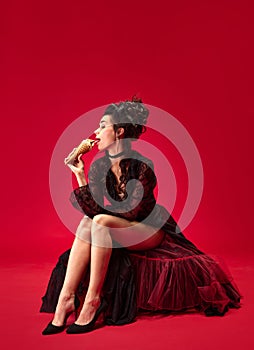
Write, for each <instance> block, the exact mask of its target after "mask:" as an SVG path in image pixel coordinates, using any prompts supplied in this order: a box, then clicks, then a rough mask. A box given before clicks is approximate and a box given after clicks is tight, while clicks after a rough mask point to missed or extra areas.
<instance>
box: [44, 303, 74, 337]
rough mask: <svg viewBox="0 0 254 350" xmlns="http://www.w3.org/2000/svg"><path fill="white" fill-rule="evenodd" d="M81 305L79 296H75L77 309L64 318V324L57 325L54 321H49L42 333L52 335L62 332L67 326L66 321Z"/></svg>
mask: <svg viewBox="0 0 254 350" xmlns="http://www.w3.org/2000/svg"><path fill="white" fill-rule="evenodd" d="M79 305H80V301H79V299H78V297H76V296H75V300H74V306H75V309H74V310H73V311H71V312H68V313H67V314H66V316H65V318H64V323H63V325H62V326H55V325H54V324H53V323H52V322H49V324H48V325H47V327H46V328H45V329H44V330H43V331H42V335H52V334H57V333H61V332H63V331H64V329H65V327H66V322H67V319H68V317H69V316H70V315H71V314H72V313H73V312H75V310H76V309H78V307H79Z"/></svg>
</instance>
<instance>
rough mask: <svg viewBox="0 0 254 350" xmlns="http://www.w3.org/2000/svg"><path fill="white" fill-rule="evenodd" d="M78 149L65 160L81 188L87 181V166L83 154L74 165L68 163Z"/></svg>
mask: <svg viewBox="0 0 254 350" xmlns="http://www.w3.org/2000/svg"><path fill="white" fill-rule="evenodd" d="M75 150H76V148H74V150H73V151H72V152H71V153H70V154H69V155H68V156H67V158H65V164H66V165H67V166H68V167H69V168H70V169H71V171H72V172H73V173H74V174H75V176H76V178H77V181H78V183H79V185H80V186H84V185H86V179H85V172H84V170H85V164H84V161H83V160H82V159H81V157H82V154H80V155H79V156H78V159H77V160H75V161H74V162H73V163H68V162H66V160H68V158H69V157H71V155H72V154H73V153H74V152H75Z"/></svg>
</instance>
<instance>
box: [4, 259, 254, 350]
mask: <svg viewBox="0 0 254 350" xmlns="http://www.w3.org/2000/svg"><path fill="white" fill-rule="evenodd" d="M226 261H227V265H228V266H229V267H230V271H231V273H232V274H233V276H234V279H235V281H236V282H237V285H238V287H239V289H240V291H241V293H242V294H243V295H244V299H243V302H242V304H243V305H242V308H241V309H239V310H230V311H229V312H228V313H227V314H226V316H224V317H212V318H207V317H205V316H203V315H200V314H184V315H177V316H153V317H151V316H140V317H138V319H137V321H136V322H135V323H133V324H130V325H125V326H119V327H116V326H115V327H114V326H105V327H98V328H97V329H96V330H94V331H93V332H91V333H89V334H82V335H67V334H65V333H61V334H58V335H53V336H48V337H45V336H42V335H41V330H42V329H43V328H44V326H45V325H46V324H47V323H48V322H49V320H50V319H51V315H50V314H41V313H39V312H38V310H39V307H40V298H41V296H42V295H43V293H44V291H45V287H46V284H47V281H48V277H49V274H50V271H51V268H52V266H53V263H37V264H35V263H34V264H29V263H24V264H20V265H19V266H17V265H13V266H10V265H9V266H7V264H6V265H5V264H2V268H1V274H2V277H1V280H2V288H1V294H2V296H1V301H2V303H1V309H2V310H1V324H0V332H1V347H2V349H16V348H20V349H27V350H29V349H38V350H40V349H47V350H51V349H62V350H64V349H68V350H69V349H84V350H87V349H93V350H97V349H111V350H114V349H117V350H119V349H120V350H124V349H128V350H129V349H131V350H132V349H147V350H148V349H153V350H154V349H156V350H157V349H163V348H166V349H178V350H181V349H195V350H199V349H206V350H209V349H224V350H226V349H243V350H245V349H253V348H254V336H253V335H254V331H253V315H254V297H253V294H254V293H253V287H254V283H253V276H254V273H253V272H254V259H250V258H246V257H245V258H242V259H240V258H236V257H234V258H226ZM70 322H71V320H70ZM3 345H4V346H3Z"/></svg>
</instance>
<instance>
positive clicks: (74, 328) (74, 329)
mask: <svg viewBox="0 0 254 350" xmlns="http://www.w3.org/2000/svg"><path fill="white" fill-rule="evenodd" d="M107 306H108V304H107V302H106V300H105V299H102V301H101V304H100V306H99V307H98V309H97V310H96V312H95V315H94V317H93V319H92V320H91V321H90V322H89V323H87V324H85V325H83V326H82V325H79V324H76V323H72V324H71V325H70V326H69V327H68V328H67V330H66V333H68V334H80V333H87V332H91V331H92V330H93V328H94V326H95V322H96V321H97V319H98V317H99V316H100V314H101V313H102V312H103V311H104V310H105V309H106V308H107Z"/></svg>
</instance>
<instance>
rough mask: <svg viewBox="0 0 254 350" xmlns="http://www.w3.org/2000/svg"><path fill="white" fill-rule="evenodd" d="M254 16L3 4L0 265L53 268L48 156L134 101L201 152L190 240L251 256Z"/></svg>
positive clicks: (171, 7) (195, 8) (57, 239)
mask: <svg viewBox="0 0 254 350" xmlns="http://www.w3.org/2000/svg"><path fill="white" fill-rule="evenodd" d="M252 10H253V5H252V2H251V1H247V0H242V1H235V0H228V1H227V0H214V1H204V0H192V1H188V0H179V1H166V0H165V1H162V0H158V1H156V2H152V3H150V2H149V1H143V0H142V1H132V0H130V1H128V2H119V1H96V2H88V1H83V0H79V1H78V0H74V1H58V0H57V1H48V0H45V1H31V0H24V1H22V2H20V1H16V0H9V1H6V2H5V3H3V4H2V10H1V17H2V18H1V25H2V34H3V36H2V44H1V51H2V53H1V61H2V73H1V80H2V92H1V97H2V103H1V112H2V113H1V115H2V117H1V125H2V127H1V130H2V132H1V152H2V162H1V166H2V170H1V184H2V186H1V187H2V188H1V195H2V200H1V216H2V222H1V232H2V235H1V237H2V238H1V241H2V245H3V247H4V249H3V250H2V256H1V258H2V259H3V260H4V261H12V262H13V261H21V260H24V261H37V260H42V261H46V260H48V259H49V260H50V261H51V260H55V259H56V256H57V255H58V254H59V253H61V252H62V250H63V249H65V247H66V248H67V247H69V245H70V243H71V241H72V238H73V236H72V234H69V232H68V230H67V229H66V228H65V227H64V226H63V224H62V223H61V221H60V220H59V218H58V216H57V214H56V212H55V210H54V207H53V205H52V202H51V197H50V193H49V180H48V177H49V163H50V159H51V155H52V152H53V149H54V146H55V144H56V142H57V140H58V138H59V137H60V135H61V133H62V132H63V131H64V129H65V128H66V127H67V126H68V125H69V124H70V123H71V122H72V121H73V120H75V119H76V118H77V117H79V116H80V115H81V114H83V113H85V112H87V111H89V110H90V109H92V108H96V107H97V106H101V105H104V104H108V103H111V102H116V101H119V100H125V99H126V98H130V97H131V96H132V95H133V94H134V93H138V94H139V95H140V96H141V97H142V98H143V100H144V102H145V103H148V104H151V105H154V106H157V107H159V108H162V109H164V110H166V111H168V112H169V113H171V114H172V115H174V116H175V117H176V118H177V119H178V120H179V121H180V122H181V123H182V124H183V125H184V126H185V127H186V128H187V130H188V132H189V133H190V135H191V136H192V138H193V139H194V141H195V143H196V145H197V147H198V150H199V152H200V155H201V158H202V161H203V166H204V175H205V187H204V193H203V198H202V201H201V204H200V207H199V210H198V212H197V215H196V216H195V218H194V220H193V221H192V223H191V224H190V225H189V227H188V228H187V229H186V230H185V234H186V235H187V237H188V238H189V239H191V240H192V241H193V242H195V243H196V244H197V245H198V246H199V247H200V248H202V249H204V250H206V251H207V252H212V253H216V254H217V253H219V254H221V253H222V255H223V256H226V255H227V254H229V255H232V256H238V255H239V254H240V255H241V254H245V255H246V254H250V253H251V252H252V251H253V247H252V246H253V241H254V238H253V230H252V210H253V205H252V203H253V187H252V178H253V162H252V157H251V155H252V149H253V146H252V142H253V130H252V126H253V111H254V107H253V62H254V57H253V56H254V55H253V51H254V50H253V11H252ZM251 98H252V99H251ZM175 171H176V172H177V169H175Z"/></svg>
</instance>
